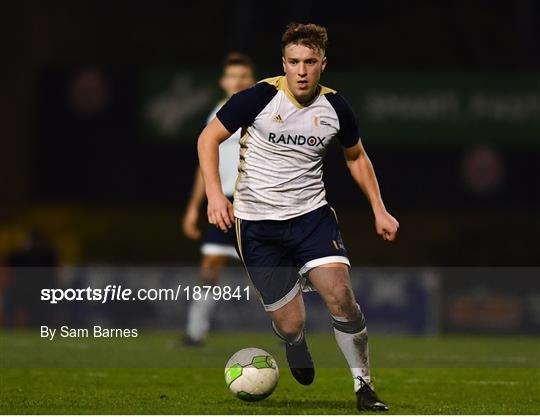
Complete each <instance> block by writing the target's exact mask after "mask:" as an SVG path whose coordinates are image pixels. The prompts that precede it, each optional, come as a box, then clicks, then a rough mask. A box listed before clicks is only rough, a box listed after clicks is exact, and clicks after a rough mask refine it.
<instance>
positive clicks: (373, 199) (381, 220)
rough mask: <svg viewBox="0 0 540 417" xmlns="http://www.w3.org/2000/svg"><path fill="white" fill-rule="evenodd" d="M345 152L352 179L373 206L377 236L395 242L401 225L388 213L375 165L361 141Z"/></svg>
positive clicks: (345, 149)
mask: <svg viewBox="0 0 540 417" xmlns="http://www.w3.org/2000/svg"><path fill="white" fill-rule="evenodd" d="M343 152H344V154H345V160H346V161H347V167H348V168H349V171H350V172H351V175H352V177H353V178H354V180H355V181H356V183H357V184H358V186H359V187H360V188H361V189H362V191H363V192H364V194H365V195H366V197H367V198H368V200H369V203H370V204H371V208H372V210H373V214H374V215H375V228H376V230H377V234H379V235H380V236H381V237H382V238H383V239H384V240H388V241H392V240H394V239H395V238H396V234H397V231H398V228H399V223H398V221H397V220H396V219H395V218H394V217H393V216H392V215H391V214H390V213H388V212H387V211H386V207H385V206H384V203H383V200H382V197H381V191H380V189H379V183H378V181H377V176H376V175H375V170H374V169H373V164H372V163H371V160H370V159H369V157H368V155H367V153H366V151H365V149H364V146H363V145H362V142H361V141H360V140H359V141H358V143H357V144H356V145H353V146H351V147H348V148H344V150H343Z"/></svg>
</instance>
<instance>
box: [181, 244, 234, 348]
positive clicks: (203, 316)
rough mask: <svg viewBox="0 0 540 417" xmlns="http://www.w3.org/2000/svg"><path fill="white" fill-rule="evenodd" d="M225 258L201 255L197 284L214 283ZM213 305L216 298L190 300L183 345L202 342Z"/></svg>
mask: <svg viewBox="0 0 540 417" xmlns="http://www.w3.org/2000/svg"><path fill="white" fill-rule="evenodd" d="M227 260H228V258H227V256H225V255H208V254H207V255H203V257H202V260H201V267H200V276H199V283H198V285H201V286H204V285H211V286H213V285H216V284H217V283H218V281H219V277H220V276H221V273H222V271H223V268H224V267H225V265H226V264H227ZM215 307H216V300H214V299H213V298H212V297H208V298H206V299H204V298H201V299H200V300H192V301H191V303H190V305H189V309H188V319H187V327H186V338H185V339H184V344H185V345H192V346H197V345H201V344H202V343H203V342H204V339H205V338H206V336H207V334H208V330H209V329H210V320H211V318H212V313H213V311H214V310H215Z"/></svg>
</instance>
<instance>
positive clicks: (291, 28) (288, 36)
mask: <svg viewBox="0 0 540 417" xmlns="http://www.w3.org/2000/svg"><path fill="white" fill-rule="evenodd" d="M291 43H292V44H295V45H304V46H307V47H308V48H311V49H314V50H316V49H322V50H323V52H324V51H326V47H327V46H328V34H327V33H326V28H324V27H323V26H319V25H316V24H314V23H305V24H304V23H295V22H292V23H289V24H288V25H287V28H286V29H285V33H284V34H283V37H282V38H281V50H282V51H283V50H285V47H286V46H287V45H289V44H291Z"/></svg>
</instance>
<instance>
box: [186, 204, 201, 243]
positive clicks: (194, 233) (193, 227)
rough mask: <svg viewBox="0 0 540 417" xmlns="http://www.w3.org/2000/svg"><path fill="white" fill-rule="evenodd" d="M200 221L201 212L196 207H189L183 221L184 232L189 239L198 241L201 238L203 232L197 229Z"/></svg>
mask: <svg viewBox="0 0 540 417" xmlns="http://www.w3.org/2000/svg"><path fill="white" fill-rule="evenodd" d="M198 220H199V210H197V209H196V208H194V207H188V209H187V210H186V214H185V215H184V218H183V219H182V230H183V231H184V234H185V235H186V236H187V237H188V238H189V239H193V240H197V239H199V238H200V237H201V231H200V230H199V228H198V227H197V221H198Z"/></svg>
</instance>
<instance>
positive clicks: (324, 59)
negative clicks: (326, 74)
mask: <svg viewBox="0 0 540 417" xmlns="http://www.w3.org/2000/svg"><path fill="white" fill-rule="evenodd" d="M321 67H322V71H324V69H325V68H326V56H324V57H323V59H322V65H321Z"/></svg>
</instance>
